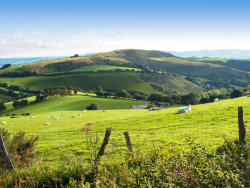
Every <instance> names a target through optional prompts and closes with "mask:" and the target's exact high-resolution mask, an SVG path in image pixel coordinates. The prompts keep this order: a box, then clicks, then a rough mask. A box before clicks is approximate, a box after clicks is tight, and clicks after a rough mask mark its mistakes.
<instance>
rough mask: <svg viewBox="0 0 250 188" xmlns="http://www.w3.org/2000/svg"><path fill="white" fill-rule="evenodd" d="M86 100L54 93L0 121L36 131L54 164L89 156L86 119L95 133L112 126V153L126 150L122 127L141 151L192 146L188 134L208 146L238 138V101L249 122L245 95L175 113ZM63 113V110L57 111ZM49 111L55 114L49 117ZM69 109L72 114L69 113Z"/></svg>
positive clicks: (119, 102)
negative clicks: (93, 106) (85, 108)
mask: <svg viewBox="0 0 250 188" xmlns="http://www.w3.org/2000/svg"><path fill="white" fill-rule="evenodd" d="M89 100H90V97H84V96H77V97H65V100H64V99H63V98H58V99H52V100H48V101H46V102H43V103H40V104H35V105H30V106H27V107H25V108H22V109H18V110H14V111H12V112H13V113H16V114H18V115H20V113H23V112H27V111H29V112H30V113H32V115H34V114H35V117H34V118H30V117H29V116H25V117H23V118H10V117H1V121H5V122H7V124H6V125H2V126H3V127H5V128H8V130H9V131H10V132H11V133H16V132H18V131H19V129H22V130H24V131H25V132H27V133H28V135H38V136H40V138H39V144H38V145H37V147H36V149H37V151H38V152H39V153H38V155H39V156H40V155H43V159H44V160H45V161H47V162H52V163H53V164H54V165H55V164H56V162H57V161H61V160H68V159H71V158H72V157H76V156H79V155H81V156H83V157H84V159H85V158H88V155H87V153H85V152H86V151H85V150H84V149H83V147H84V146H85V145H86V137H85V134H84V132H83V131H82V128H83V127H85V123H87V122H93V125H92V126H91V127H92V131H93V133H98V135H99V136H100V135H101V136H103V135H104V131H105V129H106V128H107V127H112V128H113V130H112V136H111V140H110V143H117V146H116V149H115V151H114V154H115V156H116V157H118V156H121V155H122V153H124V152H126V151H127V149H126V142H125V140H124V136H123V132H125V131H128V132H129V134H130V136H131V140H132V146H133V148H136V147H139V149H140V151H143V152H149V151H150V150H151V149H152V144H154V145H155V146H156V147H157V148H161V149H164V148H166V147H170V146H172V147H175V148H188V147H190V146H189V145H188V144H187V139H189V138H190V137H192V139H195V142H196V143H203V144H204V145H205V146H206V147H207V148H209V149H213V148H215V147H217V146H219V145H221V144H222V143H223V140H224V139H225V138H228V139H231V138H237V134H238V132H237V130H238V125H237V108H238V106H243V108H244V117H245V118H244V120H245V122H246V126H247V127H249V124H248V122H249V116H248V114H249V113H250V106H249V105H248V104H249V98H247V97H242V98H237V99H229V100H223V101H221V102H219V103H208V104H203V105H195V106H192V112H190V113H185V114H177V113H176V112H177V111H178V107H175V108H167V109H164V110H160V111H148V110H108V111H107V112H106V113H104V112H102V111H101V110H92V111H87V112H85V113H82V112H81V111H80V110H81V109H82V107H83V106H85V105H86V104H87V103H88V102H90V101H89ZM91 100H92V99H91ZM97 100H98V103H100V105H101V106H102V105H103V107H106V108H107V109H108V108H109V106H110V107H111V106H113V107H115V106H119V108H121V107H122V106H124V107H125V106H126V105H127V106H129V105H130V104H131V103H133V104H136V103H137V104H138V103H139V102H136V101H130V100H116V99H104V98H102V99H100V98H99V99H98V98H97V99H96V102H97ZM112 101H113V102H112ZM39 109H40V111H39ZM62 113H63V114H65V116H61V114H62ZM78 113H82V116H78V115H77V114H78ZM52 115H53V116H56V117H59V119H58V120H55V119H53V118H52V117H51V116H52ZM73 115H76V117H75V118H71V116H73ZM114 117H115V118H114ZM47 122H49V123H50V124H51V125H49V126H45V125H44V123H47ZM98 144H101V143H98ZM65 151H68V152H65ZM61 156H63V157H61ZM40 157H41V156H40ZM123 157H124V156H123Z"/></svg>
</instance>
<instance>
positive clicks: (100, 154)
mask: <svg viewBox="0 0 250 188" xmlns="http://www.w3.org/2000/svg"><path fill="white" fill-rule="evenodd" d="M110 134H111V129H106V133H105V137H104V140H103V143H102V146H101V148H100V150H99V152H98V154H97V157H96V160H95V163H97V162H98V161H99V159H100V158H101V156H103V155H104V150H105V147H106V145H107V144H108V141H109V136H110Z"/></svg>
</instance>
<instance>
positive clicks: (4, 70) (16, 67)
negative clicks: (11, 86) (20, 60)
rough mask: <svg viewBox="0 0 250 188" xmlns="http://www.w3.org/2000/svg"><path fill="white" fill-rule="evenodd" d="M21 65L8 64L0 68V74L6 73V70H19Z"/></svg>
mask: <svg viewBox="0 0 250 188" xmlns="http://www.w3.org/2000/svg"><path fill="white" fill-rule="evenodd" d="M22 67H23V65H15V66H10V67H8V68H6V69H0V74H3V73H7V72H19V71H20V70H21V69H22Z"/></svg>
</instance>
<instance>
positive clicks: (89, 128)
mask: <svg viewBox="0 0 250 188" xmlns="http://www.w3.org/2000/svg"><path fill="white" fill-rule="evenodd" d="M91 129H92V128H91V127H83V129H82V130H83V131H85V132H89V131H91Z"/></svg>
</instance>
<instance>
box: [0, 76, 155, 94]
mask: <svg viewBox="0 0 250 188" xmlns="http://www.w3.org/2000/svg"><path fill="white" fill-rule="evenodd" d="M0 82H6V83H7V84H8V85H11V84H15V85H19V86H21V87H22V88H26V87H29V88H30V89H44V88H47V87H54V86H61V85H64V86H70V85H71V86H73V87H80V88H82V89H85V90H87V89H94V88H95V87H96V86H97V85H101V86H102V88H103V89H104V90H108V89H113V90H114V89H116V90H121V89H124V90H129V91H140V92H143V93H146V94H151V93H154V92H155V90H154V89H153V88H152V87H151V86H150V84H149V83H146V82H144V81H143V80H141V79H140V78H139V77H138V76H137V75H136V74H135V73H128V72H121V73H99V74H74V75H62V76H36V77H21V78H18V79H17V78H0Z"/></svg>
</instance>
